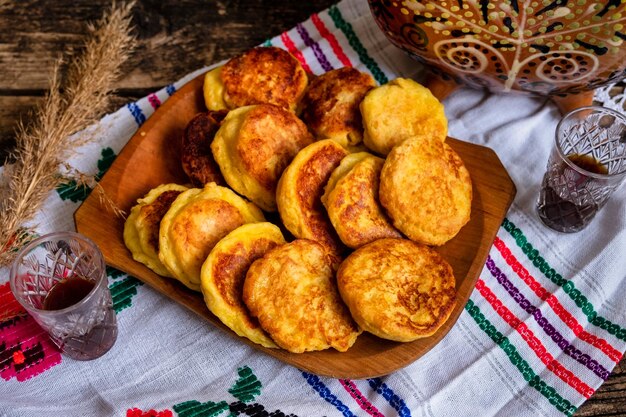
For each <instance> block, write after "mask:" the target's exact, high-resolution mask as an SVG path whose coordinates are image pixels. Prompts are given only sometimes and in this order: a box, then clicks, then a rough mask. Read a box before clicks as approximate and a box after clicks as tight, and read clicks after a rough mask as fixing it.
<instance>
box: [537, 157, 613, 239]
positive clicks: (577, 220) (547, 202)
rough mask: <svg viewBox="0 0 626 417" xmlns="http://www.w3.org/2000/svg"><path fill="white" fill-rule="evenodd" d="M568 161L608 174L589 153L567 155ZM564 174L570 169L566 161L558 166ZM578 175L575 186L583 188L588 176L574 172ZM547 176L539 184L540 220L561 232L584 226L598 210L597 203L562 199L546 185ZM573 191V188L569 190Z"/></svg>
mask: <svg viewBox="0 0 626 417" xmlns="http://www.w3.org/2000/svg"><path fill="white" fill-rule="evenodd" d="M567 158H568V159H569V160H570V161H572V162H573V163H574V164H576V165H577V166H578V167H580V168H582V169H584V170H585V171H587V172H593V173H595V174H604V175H606V174H608V169H607V167H606V166H605V165H603V164H601V163H600V161H598V160H597V159H595V158H594V157H592V156H590V155H578V154H573V155H568V157H567ZM558 169H559V171H562V172H563V175H564V174H565V171H566V170H569V171H572V172H573V169H572V168H571V167H569V166H568V165H567V164H566V163H564V162H563V163H562V166H561V167H560V168H558ZM574 175H575V176H577V177H578V180H577V184H578V185H577V187H580V188H583V187H584V184H585V183H586V182H587V181H589V177H588V176H585V175H584V174H580V173H576V174H574ZM548 176H549V173H548V174H546V175H545V176H544V178H543V183H542V184H541V196H540V201H539V206H538V214H539V217H540V218H541V220H542V221H543V222H544V223H545V224H547V225H548V226H550V227H551V228H553V229H555V230H559V231H561V232H576V231H579V230H581V229H582V228H584V227H585V226H586V225H587V224H588V223H589V222H590V221H591V219H593V217H594V216H595V214H596V212H597V211H598V208H599V207H598V205H597V204H595V203H592V202H590V203H585V204H575V203H574V202H572V201H568V200H567V199H564V198H562V197H561V195H559V193H557V191H555V190H554V189H553V188H552V187H551V186H550V185H548ZM571 191H574V190H571Z"/></svg>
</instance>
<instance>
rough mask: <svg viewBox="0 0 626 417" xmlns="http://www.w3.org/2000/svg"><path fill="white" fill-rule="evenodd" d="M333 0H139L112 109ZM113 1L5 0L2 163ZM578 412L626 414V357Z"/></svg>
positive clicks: (0, 9)
mask: <svg viewBox="0 0 626 417" xmlns="http://www.w3.org/2000/svg"><path fill="white" fill-rule="evenodd" d="M363 1H365V0H363ZM332 3H334V1H333V0H317V1H314V2H306V1H299V2H291V1H284V0H275V1H269V0H258V1H243V0H234V1H230V0H222V1H199V0H187V1H184V2H180V1H172V0H165V1H156V0H139V1H138V3H137V7H136V9H135V13H134V23H135V25H136V30H137V35H138V37H139V39H140V45H139V48H138V50H137V52H136V53H135V55H134V57H133V58H132V59H131V60H130V62H128V64H127V65H126V66H125V68H124V74H125V76H124V77H123V78H122V79H121V80H120V82H119V83H118V85H117V88H118V90H119V92H118V96H119V98H118V99H117V100H115V101H114V103H113V104H112V109H114V108H115V107H119V106H120V105H122V104H123V103H126V102H128V101H130V100H134V99H136V98H139V97H142V96H144V95H145V94H147V93H148V92H151V91H154V90H156V89H159V88H161V87H163V86H164V85H167V84H169V83H171V82H172V81H175V80H177V79H178V78H180V77H181V76H183V75H184V74H186V73H188V72H189V71H191V70H193V69H196V68H200V67H202V66H204V65H207V64H210V63H213V62H215V61H218V60H221V59H225V58H228V57H230V56H232V55H233V54H235V53H237V52H240V51H243V50H245V49H247V48H249V47H251V46H253V45H257V44H259V43H261V42H263V41H264V40H265V39H267V38H270V37H272V36H274V35H276V34H278V33H280V32H282V31H284V30H286V29H289V28H290V27H292V26H293V25H295V24H296V23H297V22H299V21H302V20H304V19H306V17H307V16H308V15H309V14H311V13H313V12H316V11H320V10H322V9H324V8H326V7H328V6H329V5H331V4H332ZM108 4H109V1H105V0H89V1H87V0H72V1H70V0H57V1H54V2H52V1H46V0H0V164H1V163H2V162H3V161H4V158H5V155H6V151H7V150H8V149H10V148H11V145H12V143H13V141H14V129H15V126H16V124H17V121H18V120H19V119H20V118H27V115H28V112H29V110H31V109H32V108H33V106H34V105H35V104H36V103H37V102H38V101H39V100H40V99H41V96H42V95H43V93H44V91H45V89H46V88H47V86H48V76H49V75H48V74H49V73H50V69H51V68H52V65H53V63H54V61H55V59H57V58H58V57H59V56H60V55H61V53H62V52H63V51H65V50H68V49H76V48H78V47H79V46H80V45H81V42H82V39H83V36H84V34H85V33H86V22H87V21H93V20H95V19H97V18H99V17H100V16H101V14H102V11H103V9H104V7H106V6H107V5H108ZM576 416H626V359H624V360H622V362H621V363H620V364H619V365H618V366H617V367H616V368H615V369H614V371H613V374H612V376H611V378H610V379H609V380H608V381H606V382H605V383H604V384H603V386H602V387H601V388H600V389H599V390H598V392H596V393H595V394H594V395H593V397H591V399H590V400H589V401H587V402H586V403H585V404H584V405H583V406H582V407H581V408H580V409H579V410H578V412H577V413H576Z"/></svg>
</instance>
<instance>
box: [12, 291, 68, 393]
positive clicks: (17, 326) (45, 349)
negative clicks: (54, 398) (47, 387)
mask: <svg viewBox="0 0 626 417" xmlns="http://www.w3.org/2000/svg"><path fill="white" fill-rule="evenodd" d="M0 305H1V306H2V307H3V311H2V316H0V378H2V379H4V380H5V381H9V380H10V379H11V378H15V379H16V380H17V381H19V382H23V381H26V380H28V379H30V378H33V377H35V376H37V375H39V374H41V373H43V372H45V371H47V370H48V369H50V368H52V367H53V366H55V365H58V364H59V363H61V353H60V352H59V349H58V348H57V347H56V345H54V343H52V341H51V340H50V337H49V336H48V333H46V332H45V330H43V329H42V328H41V327H39V325H38V324H37V323H36V322H35V319H33V318H32V317H31V316H30V315H28V313H26V310H24V309H23V308H22V306H21V305H20V304H19V303H18V302H17V300H16V299H15V297H14V296H13V293H11V289H10V288H9V283H8V282H7V283H5V284H3V285H0Z"/></svg>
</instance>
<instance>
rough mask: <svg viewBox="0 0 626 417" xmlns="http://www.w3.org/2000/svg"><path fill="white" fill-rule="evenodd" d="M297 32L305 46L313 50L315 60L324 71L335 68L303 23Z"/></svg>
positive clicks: (297, 28) (299, 25)
mask: <svg viewBox="0 0 626 417" xmlns="http://www.w3.org/2000/svg"><path fill="white" fill-rule="evenodd" d="M296 30H297V31H298V34H299V35H300V37H301V38H302V40H303V41H304V44H305V45H306V46H307V47H309V48H311V49H312V50H313V53H314V54H315V58H316V59H317V61H318V62H319V63H320V65H321V66H322V69H324V71H330V70H332V69H333V66H332V65H331V64H330V62H328V58H326V55H324V52H323V51H322V49H321V48H320V46H319V44H318V43H317V42H315V41H314V40H313V39H311V36H310V35H309V32H308V31H307V30H306V28H305V27H304V25H303V24H302V23H298V24H297V25H296Z"/></svg>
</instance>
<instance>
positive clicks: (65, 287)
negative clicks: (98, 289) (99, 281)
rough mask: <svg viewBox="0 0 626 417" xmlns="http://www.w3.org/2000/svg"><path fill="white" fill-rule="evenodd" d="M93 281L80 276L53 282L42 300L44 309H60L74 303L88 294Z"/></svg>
mask: <svg viewBox="0 0 626 417" xmlns="http://www.w3.org/2000/svg"><path fill="white" fill-rule="evenodd" d="M93 287H94V282H92V281H89V280H87V279H85V278H82V277H72V278H69V279H64V280H63V281H60V282H58V283H57V284H55V285H54V286H53V287H52V288H51V289H50V291H49V292H48V295H46V298H44V300H43V309H44V310H62V309H64V308H67V307H69V306H71V305H74V304H76V303H77V302H79V301H80V300H82V299H83V298H85V297H86V296H87V294H89V292H90V291H91V290H92V289H93Z"/></svg>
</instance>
